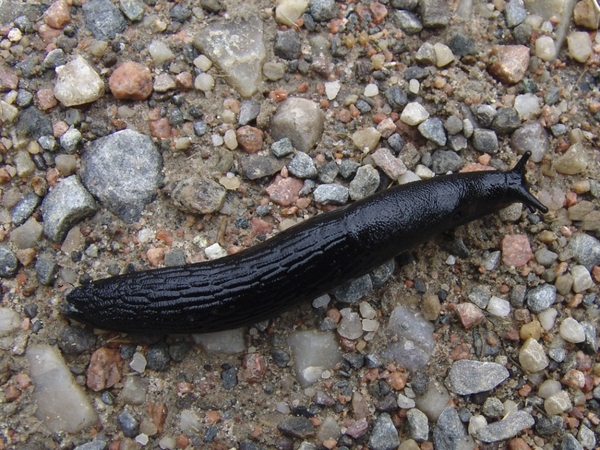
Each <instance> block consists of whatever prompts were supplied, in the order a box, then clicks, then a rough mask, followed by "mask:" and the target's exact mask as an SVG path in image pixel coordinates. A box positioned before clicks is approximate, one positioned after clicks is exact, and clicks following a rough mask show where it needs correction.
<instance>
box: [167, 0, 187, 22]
mask: <svg viewBox="0 0 600 450" xmlns="http://www.w3.org/2000/svg"><path fill="white" fill-rule="evenodd" d="M169 15H170V16H171V19H173V20H174V21H176V22H179V23H183V22H185V21H186V20H188V19H189V18H190V16H191V15H192V10H191V9H190V8H188V7H186V6H185V5H182V4H179V3H176V4H175V5H174V6H173V8H171V11H170V12H169Z"/></svg>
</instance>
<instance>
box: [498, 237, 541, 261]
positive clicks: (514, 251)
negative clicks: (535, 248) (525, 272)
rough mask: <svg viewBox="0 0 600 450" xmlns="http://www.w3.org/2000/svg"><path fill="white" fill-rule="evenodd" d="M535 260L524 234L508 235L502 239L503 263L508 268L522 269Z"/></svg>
mask: <svg viewBox="0 0 600 450" xmlns="http://www.w3.org/2000/svg"><path fill="white" fill-rule="evenodd" d="M532 259H533V252H532V251H531V245H529V239H528V238H527V236H525V235H524V234H507V235H506V236H504V239H502V262H503V263H504V265H506V266H509V267H510V266H514V267H522V266H524V265H525V264H527V263H528V262H529V261H531V260H532Z"/></svg>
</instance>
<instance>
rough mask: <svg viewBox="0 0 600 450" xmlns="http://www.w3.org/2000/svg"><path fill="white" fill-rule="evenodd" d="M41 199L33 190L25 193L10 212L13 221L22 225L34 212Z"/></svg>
mask: <svg viewBox="0 0 600 450" xmlns="http://www.w3.org/2000/svg"><path fill="white" fill-rule="evenodd" d="M40 201H41V199H40V197H39V196H38V195H36V194H34V193H33V192H29V193H27V194H25V195H24V196H23V198H22V199H21V200H19V202H18V203H17V204H16V205H15V206H13V208H12V210H11V212H10V215H11V219H12V223H13V224H14V225H16V226H19V225H22V224H23V223H24V222H25V221H26V220H27V219H29V217H30V216H31V215H32V214H33V212H34V211H35V209H36V208H37V207H38V205H39V204H40Z"/></svg>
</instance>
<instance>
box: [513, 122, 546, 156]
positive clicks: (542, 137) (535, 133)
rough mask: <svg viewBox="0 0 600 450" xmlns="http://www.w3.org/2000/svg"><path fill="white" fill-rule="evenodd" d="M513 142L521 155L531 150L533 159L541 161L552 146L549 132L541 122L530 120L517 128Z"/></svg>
mask: <svg viewBox="0 0 600 450" xmlns="http://www.w3.org/2000/svg"><path fill="white" fill-rule="evenodd" d="M511 144H512V146H513V148H514V149H515V150H516V151H517V153H518V154H519V155H522V154H524V153H525V152H527V151H530V152H531V161H534V162H540V161H541V160H542V159H543V158H544V155H545V154H546V153H547V152H548V150H549V148H550V140H549V139H548V133H547V131H546V130H545V129H544V127H542V126H541V125H540V123H539V122H528V123H525V124H523V125H522V126H521V127H520V128H519V129H517V130H516V131H515V132H514V133H513V135H512V137H511Z"/></svg>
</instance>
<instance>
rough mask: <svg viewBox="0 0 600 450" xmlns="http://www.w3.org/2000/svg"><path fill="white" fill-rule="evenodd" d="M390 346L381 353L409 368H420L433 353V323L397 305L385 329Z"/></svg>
mask: <svg viewBox="0 0 600 450" xmlns="http://www.w3.org/2000/svg"><path fill="white" fill-rule="evenodd" d="M385 334H386V336H387V338H388V346H387V348H386V349H385V350H383V352H382V353H381V354H382V356H383V357H384V358H387V359H389V360H393V361H395V362H396V363H397V364H399V365H400V366H401V367H404V368H405V369H407V370H410V371H415V370H420V369H422V368H423V367H425V365H427V363H428V362H429V358H430V357H431V354H432V353H433V348H434V346H435V341H434V339H433V325H432V324H431V323H429V322H428V321H427V320H425V319H424V318H423V317H422V316H421V315H420V314H418V313H417V312H415V311H413V310H411V309H410V308H405V307H403V306H397V307H396V308H394V310H393V311H392V314H391V315H390V319H389V322H388V325H387V327H386V330H385Z"/></svg>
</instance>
